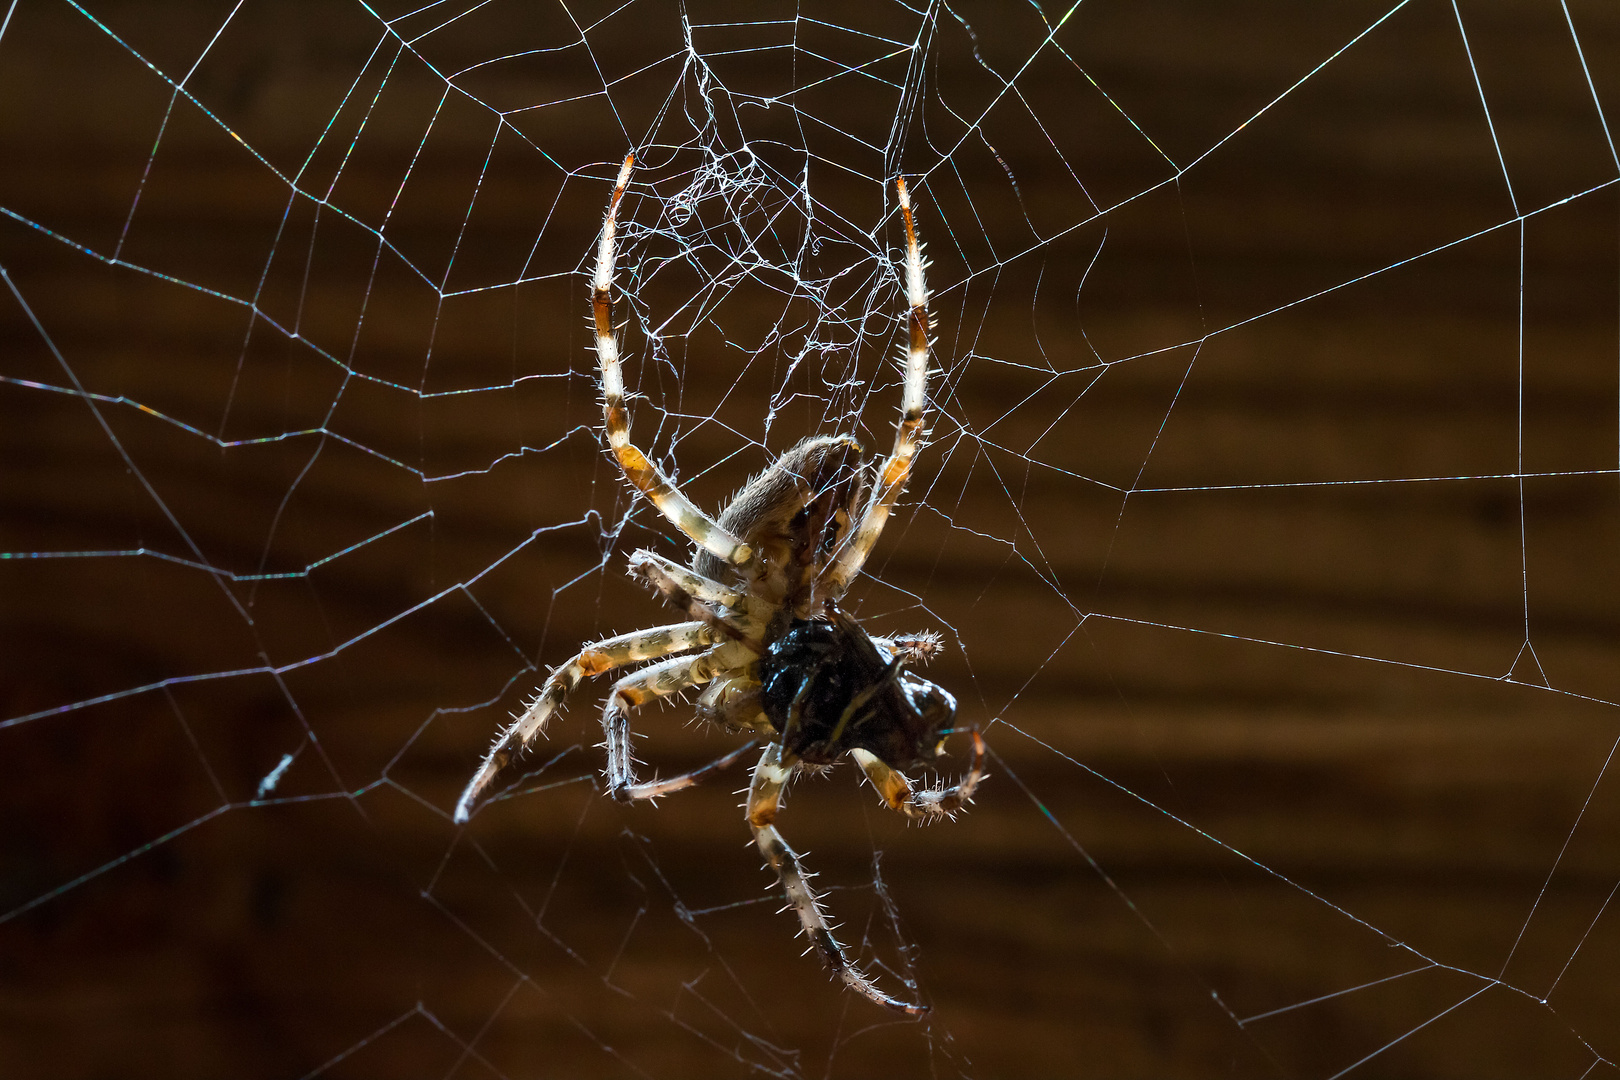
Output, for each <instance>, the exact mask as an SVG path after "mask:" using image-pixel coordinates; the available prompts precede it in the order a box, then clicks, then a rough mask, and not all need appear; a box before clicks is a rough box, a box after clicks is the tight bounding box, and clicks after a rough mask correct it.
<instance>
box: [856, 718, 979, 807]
mask: <svg viewBox="0 0 1620 1080" xmlns="http://www.w3.org/2000/svg"><path fill="white" fill-rule="evenodd" d="M849 756H850V757H852V758H854V759H855V761H856V763H857V764H858V765H860V767H861V771H862V772H864V773H866V778H867V779H868V780H869V781H871V783H872V786H873V787H874V788H876V789H877V793H878V794H879V795H880V796H882V797H883V804H884V805H885V806H887V807H888V808H889V809H890V810H893V811H894V812H895V813H897V814H904V815H905V816H906V817H908V818H910V819H911V820H912V821H933V820H935V819H938V818H942V817H950V816H951V815H952V814H955V813H956V812H957V811H958V810H960V809H962V808H963V807H964V806H966V805H967V804H968V803H970V802H972V801H973V793H974V792H975V791H977V790H978V788H979V784H980V782H981V781H983V780H984V739H983V738H982V737H981V736H980V735H979V733H978V732H977V731H975V732H974V733H973V761H972V762H971V763H970V764H969V765H968V771H967V772H966V773H964V774H963V776H962V779H960V780H958V781H957V782H956V783H954V784H952V785H951V786H949V787H941V788H934V789H931V790H928V791H914V790H913V789H912V787H911V781H910V780H908V779H906V774H905V773H903V772H900V771H899V770H898V769H891V768H890V767H889V766H887V765H885V764H884V763H883V761H882V760H881V759H880V758H878V756H877V755H876V754H873V753H871V752H870V751H867V750H851V751H850V752H849Z"/></svg>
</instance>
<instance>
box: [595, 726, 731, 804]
mask: <svg viewBox="0 0 1620 1080" xmlns="http://www.w3.org/2000/svg"><path fill="white" fill-rule="evenodd" d="M759 744H760V740H759V739H749V740H748V741H747V742H745V743H743V744H742V745H741V746H739V747H737V749H735V750H733V751H731V752H730V753H728V754H724V755H722V756H721V757H718V758H715V759H714V760H713V761H711V762H709V763H708V764H707V765H704V766H701V767H699V768H696V769H693V770H692V771H691V772H689V773H682V774H681V775H679V776H672V777H670V778H669V779H668V780H649V781H646V782H645V783H638V784H631V785H630V786H629V787H627V788H625V789H624V791H623V792H622V795H621V797H622V798H624V799H627V800H631V801H633V800H637V799H657V798H660V797H661V796H664V795H671V794H674V793H675V792H677V791H685V790H686V789H687V788H689V787H696V786H697V785H699V784H701V783H703V781H705V780H707V779H708V778H709V777H711V776H713V775H714V774H716V773H718V772H723V771H725V770H726V769H729V768H731V766H733V765H735V764H736V763H737V761H738V760H739V759H741V758H742V756H743V755H744V754H746V753H748V751H750V750H752V749H754V747H756V746H758V745H759Z"/></svg>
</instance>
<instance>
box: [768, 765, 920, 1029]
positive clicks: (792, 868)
mask: <svg viewBox="0 0 1620 1080" xmlns="http://www.w3.org/2000/svg"><path fill="white" fill-rule="evenodd" d="M797 768H798V765H797V763H784V762H783V760H782V747H781V744H779V743H775V742H772V743H770V744H768V745H767V746H766V747H765V753H764V754H763V755H762V756H761V757H760V759H759V764H758V765H756V766H755V767H754V779H753V783H752V784H751V785H750V786H749V789H748V825H749V827H750V828H752V829H753V831H754V843H755V844H756V845H758V847H759V851H760V854H762V855H764V856H765V861H766V862H767V863H769V864H770V867H771V869H772V870H773V871H775V872H776V879H777V881H778V882H779V883H780V884H781V886H782V892H783V894H784V895H785V896H786V897H787V902H788V906H789V907H791V908H792V909H793V912H794V914H796V915H797V916H798V917H799V926H800V928H801V929H802V930H803V931H804V935H805V937H807V938H809V939H810V944H811V945H812V947H814V948H815V950H816V952H817V953H819V954H820V956H821V959H822V962H823V963H825V964H826V965H827V967H828V968H830V969H831V970H832V972H833V974H834V975H836V976H838V979H839V981H840V982H842V983H843V984H844V985H845V986H847V987H849V988H850V989H851V990H853V991H855V992H856V993H857V994H860V995H861V996H862V997H864V998H866V999H867V1000H868V1001H871V1002H874V1003H876V1004H878V1005H882V1006H883V1007H884V1008H888V1009H894V1010H896V1011H898V1012H903V1013H906V1014H907V1015H909V1016H922V1015H924V1014H925V1013H927V1012H928V1010H929V1007H928V1006H927V1005H925V1004H922V1003H921V1002H911V1001H904V1000H902V999H900V998H897V997H891V996H889V995H888V994H885V993H884V992H883V991H882V990H880V989H878V986H877V984H876V983H874V982H873V981H872V979H871V978H870V976H868V975H867V974H866V973H865V972H863V971H862V970H861V969H860V968H858V967H856V966H855V962H854V961H853V960H851V959H850V958H849V956H848V955H847V954H846V953H845V952H844V947H843V946H842V945H840V944H839V943H838V939H837V938H835V937H833V933H832V927H831V926H830V925H828V923H827V915H826V912H824V911H822V909H821V898H820V897H818V896H817V895H816V894H815V891H814V890H813V889H811V888H810V880H809V875H808V874H807V873H805V869H804V865H803V863H801V862H800V861H799V856H798V853H797V852H795V851H794V850H793V849H792V848H790V847H788V844H787V841H786V840H784V839H782V834H781V833H779V832H777V831H776V812H777V809H778V808H779V806H780V805H781V800H782V788H783V787H784V786H786V784H787V782H788V780H789V779H791V778H792V776H793V773H794V771H795V770H796V769H797Z"/></svg>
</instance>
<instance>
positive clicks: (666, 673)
mask: <svg viewBox="0 0 1620 1080" xmlns="http://www.w3.org/2000/svg"><path fill="white" fill-rule="evenodd" d="M753 660H754V653H753V651H752V650H751V649H749V648H747V647H746V646H744V645H741V644H739V643H737V642H735V641H728V642H726V643H725V644H722V645H717V646H715V647H714V648H712V649H710V650H709V651H708V652H704V653H699V654H698V655H697V656H681V657H676V658H675V659H673V660H665V661H663V662H662V663H658V664H652V665H650V666H648V667H644V668H642V669H641V670H640V671H637V672H633V673H632V674H629V675H626V676H625V677H624V678H622V679H620V680H619V681H618V682H616V683H614V684H613V691H612V693H610V694H608V699H607V703H606V704H605V705H603V707H602V730H603V731H604V732H605V733H606V736H607V759H608V763H607V781H608V792H609V794H611V795H612V796H613V797H614V798H615V799H622V800H624V801H626V802H629V801H632V800H636V799H653V798H657V797H658V796H660V795H666V794H668V793H670V792H672V791H679V790H681V789H682V788H687V787H691V786H692V785H693V784H695V783H697V782H698V780H700V779H702V778H703V777H706V776H708V775H709V774H710V773H711V772H716V771H718V770H720V769H723V768H725V767H726V766H727V765H730V764H731V763H732V762H733V761H735V760H736V759H737V758H738V757H740V756H741V751H733V752H732V753H730V754H728V755H726V756H725V757H723V758H721V759H720V760H719V761H717V762H714V763H712V764H709V765H706V766H704V767H703V768H702V769H699V770H697V772H696V773H690V774H688V775H687V776H685V777H675V778H674V779H671V780H662V781H659V780H655V781H653V782H651V783H647V784H641V783H637V782H636V774H635V770H634V769H633V767H632V759H631V753H630V711H631V710H632V709H636V708H639V707H640V706H642V705H645V704H646V703H647V702H649V701H653V700H655V699H657V698H661V697H668V696H669V695H670V694H675V693H679V692H680V691H682V690H685V689H687V688H688V687H691V686H701V685H703V684H704V683H706V682H708V681H710V680H711V679H713V678H715V677H716V676H718V675H723V674H725V673H727V672H730V671H734V670H737V669H739V668H743V667H746V666H747V665H748V664H750V663H751V662H753Z"/></svg>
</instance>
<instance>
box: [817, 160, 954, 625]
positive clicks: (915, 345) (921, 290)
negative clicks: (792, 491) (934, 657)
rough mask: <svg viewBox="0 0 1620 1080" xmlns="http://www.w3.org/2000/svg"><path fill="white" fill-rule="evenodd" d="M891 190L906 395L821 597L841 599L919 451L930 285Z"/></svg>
mask: <svg viewBox="0 0 1620 1080" xmlns="http://www.w3.org/2000/svg"><path fill="white" fill-rule="evenodd" d="M894 186H895V190H896V191H898V192H899V195H900V215H901V217H902V218H903V219H904V220H905V224H906V301H907V303H908V304H909V306H910V313H909V315H908V316H907V324H908V326H909V327H910V330H911V335H910V344H909V346H908V347H907V349H906V377H905V390H904V391H903V392H902V394H901V397H900V421H899V423H898V424H897V425H896V427H895V432H894V449H893V450H891V451H890V452H889V456H888V457H887V458H885V459H884V461H883V466H882V468H881V470H880V471H879V473H878V482H877V486H876V487H874V488H873V489H872V495H871V498H870V499H869V500H868V501H867V504H866V509H865V510H864V511H862V513H861V516H860V520H859V521H857V522H856V523H855V525H854V528H852V529H851V530H850V533H849V537H848V539H847V540H845V542H844V544H843V546H842V547H841V548H840V549H839V551H838V553H837V555H836V557H835V558H834V559H833V561H832V562H830V563H828V565H827V568H826V569H825V570H823V571H822V572H821V580H820V583H819V586H818V591H819V592H820V593H821V594H822V595H825V596H842V595H843V593H844V590H845V589H846V588H848V587H849V583H850V582H851V581H853V580H854V579H855V575H856V574H858V573H860V572H861V567H862V566H864V565H865V564H866V557H867V556H868V555H870V554H871V553H872V547H873V545H875V544H876V543H877V539H878V535H879V534H880V533H882V532H883V526H884V525H885V524H886V523H887V522H888V520H889V512H890V511H891V510H893V509H894V504H895V502H896V501H897V500H898V499H899V498H900V493H901V492H902V491H904V490H905V487H906V481H907V480H908V479H910V477H911V464H912V461H913V460H914V459H915V458H916V456H917V450H918V449H919V448H920V447H921V446H922V436H923V412H924V409H925V408H926V407H927V403H928V284H927V282H926V281H925V280H924V278H923V267H924V265H925V264H924V262H923V256H922V245H920V244H919V243H917V228H916V224H915V222H913V221H912V218H911V196H910V195H909V194H908V193H907V192H906V181H905V178H904V177H896V178H895V181H894Z"/></svg>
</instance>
